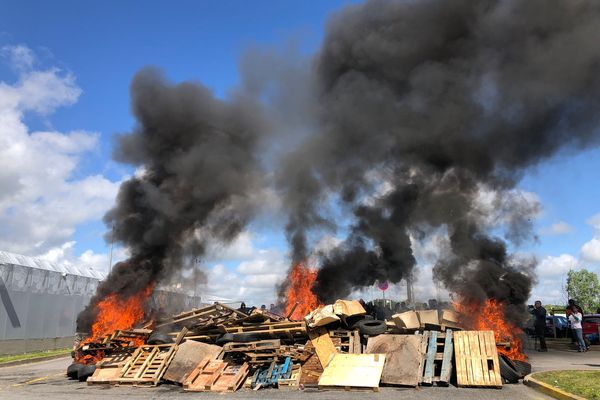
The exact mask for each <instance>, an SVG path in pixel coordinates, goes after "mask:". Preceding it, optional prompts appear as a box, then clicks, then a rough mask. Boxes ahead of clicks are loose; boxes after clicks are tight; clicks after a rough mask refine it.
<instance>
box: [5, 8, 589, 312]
mask: <svg viewBox="0 0 600 400" xmlns="http://www.w3.org/2000/svg"><path fill="white" fill-rule="evenodd" d="M346 3H349V2H346V1H327V2H300V1H295V2H291V1H288V2H281V1H278V2H277V1H255V2H252V5H251V6H250V3H248V2H245V1H222V2H198V1H180V2H176V3H174V2H166V1H153V2H143V3H142V2H133V1H103V2H78V1H54V2H39V1H29V0H26V1H18V2H9V1H6V0H0V9H1V10H2V11H1V12H0V48H3V49H4V51H3V56H2V58H1V59H0V82H3V85H4V86H3V87H0V89H1V88H3V89H4V92H2V90H0V96H2V95H3V93H4V96H9V95H11V93H13V92H15V91H16V90H21V89H22V87H19V84H20V83H22V82H26V81H27V79H31V80H32V79H33V78H32V77H34V76H36V75H35V72H39V71H46V72H48V74H47V77H48V79H50V81H51V82H55V81H56V82H55V83H56V84H57V85H59V88H61V90H62V89H64V91H60V90H59V91H56V92H55V93H51V94H48V93H46V92H44V93H42V92H41V91H40V92H36V93H42V94H40V102H50V103H52V102H53V103H52V105H51V106H50V107H49V110H45V111H42V112H40V110H39V107H37V106H35V105H33V106H32V105H30V104H29V105H28V104H26V101H24V100H22V101H20V102H19V101H16V102H15V103H10V102H5V103H3V102H2V97H0V107H8V108H6V110H8V111H10V112H12V113H13V114H10V117H11V118H12V119H11V121H20V122H21V123H22V125H23V126H25V127H26V132H25V135H28V136H27V137H26V136H23V135H21V136H19V138H20V139H19V140H21V139H22V140H24V145H25V146H31V147H32V148H35V152H33V153H30V154H29V157H32V158H35V159H36V161H35V162H31V161H30V160H31V159H28V158H27V156H26V157H25V159H23V158H20V160H21V161H22V162H23V163H26V164H27V168H23V169H24V170H26V171H29V172H23V171H20V172H15V174H20V175H15V176H17V177H18V178H19V179H20V180H23V179H25V178H27V177H28V176H30V175H26V174H28V173H29V174H31V176H35V177H36V178H35V179H32V180H31V181H34V182H38V181H39V182H47V183H48V185H50V183H51V182H54V181H53V179H58V180H57V181H56V182H57V183H55V184H52V187H50V188H48V190H46V191H40V192H39V193H37V194H35V193H33V192H31V193H29V194H27V195H21V194H19V195H17V194H15V195H14V196H12V197H10V196H7V198H9V200H6V199H5V200H4V203H2V201H3V200H2V197H0V222H5V224H4V225H5V227H6V226H8V227H11V226H12V225H11V224H14V220H16V219H15V218H16V216H19V219H20V221H23V219H25V220H27V219H28V218H29V219H31V221H29V224H30V226H29V228H22V229H21V227H20V228H19V229H18V232H17V233H14V231H11V230H10V229H9V228H4V229H0V246H2V247H3V248H2V249H3V250H9V251H14V252H22V253H26V254H28V255H37V256H44V257H47V258H51V259H53V260H55V261H57V262H84V263H89V264H91V265H93V266H94V267H95V268H99V269H100V268H104V267H103V265H106V264H107V263H106V253H107V246H106V243H105V242H104V241H103V239H102V234H103V233H104V231H105V227H104V226H103V224H102V223H101V221H100V220H101V216H102V214H103V212H104V211H105V210H106V209H107V208H108V207H110V204H112V199H113V198H114V193H115V191H116V188H117V187H118V183H119V181H120V180H122V179H124V178H125V177H126V176H127V175H129V174H131V173H133V171H132V170H131V169H130V168H128V167H125V166H123V165H119V164H116V163H114V162H113V161H111V159H110V154H111V149H112V146H113V135H114V134H115V133H119V132H124V131H128V130H129V129H130V128H131V126H132V124H133V119H132V117H131V114H130V111H129V83H130V80H131V78H132V76H133V75H134V73H135V72H136V71H137V70H139V69H140V68H142V67H144V66H147V65H155V66H158V67H160V68H161V69H163V70H164V71H165V73H166V74H167V76H168V77H169V78H170V79H171V80H173V81H181V80H198V81H201V82H202V83H203V84H205V85H206V86H208V87H210V88H212V89H213V90H214V91H215V93H217V94H218V95H219V96H222V97H223V96H226V95H227V93H228V91H229V90H230V89H231V88H232V87H234V86H235V84H236V83H237V82H238V80H239V75H238V71H237V63H238V61H239V57H240V55H241V54H242V53H243V51H244V49H247V48H248V47H250V46H261V47H265V46H266V47H271V46H283V45H285V44H286V43H289V42H294V43H295V44H296V45H297V46H298V48H299V49H300V51H301V52H302V53H306V54H310V53H312V52H314V51H315V50H316V49H317V48H318V46H319V43H320V41H321V39H322V37H323V32H324V26H325V24H326V21H327V18H328V16H329V15H330V14H331V13H332V12H335V10H338V9H339V8H340V7H342V6H343V5H344V4H346ZM19 46H20V47H19ZM15 48H24V49H28V51H29V53H27V54H30V55H31V57H32V61H31V63H26V64H27V65H25V66H23V63H21V64H20V65H21V66H20V67H19V66H18V65H16V64H15V63H17V61H15V60H17V59H16V58H15V57H14V53H11V52H10V49H15ZM21 56H22V54H21ZM21 60H22V59H21ZM50 81H46V82H50ZM10 88H15V90H12V89H10ZM40 90H41V89H40ZM77 90H79V91H80V93H76V92H77ZM44 96H45V97H44ZM6 98H10V97H6ZM6 104H9V106H6ZM11 104H12V105H11ZM36 107H37V108H36ZM0 112H2V109H1V108H0ZM13 117H14V118H13ZM0 122H2V121H0ZM6 126H8V125H6V124H5V127H6ZM0 129H1V128H0ZM74 131H83V132H84V133H82V135H80V136H78V135H73V134H72V133H73V132H74ZM36 132H52V134H45V135H36V134H35V133H36ZM0 134H3V135H4V133H3V131H2V130H0ZM6 137H9V136H8V133H7V134H6ZM64 137H68V138H69V140H70V142H69V143H71V145H72V147H73V146H74V148H71V147H70V148H69V149H65V147H64V146H62V147H60V146H58V147H52V146H53V145H56V143H57V138H64ZM32 138H33V139H32ZM0 139H1V138H0ZM11 140H12V139H11ZM45 150H47V151H48V152H49V153H48V155H47V156H46V153H44V151H45ZM7 159H8V158H5V162H7V161H6V160H7ZM45 161H47V163H45ZM53 163H56V164H53ZM59 163H65V164H64V165H66V167H65V168H63V169H61V168H57V169H58V170H60V171H59V172H58V175H57V174H50V172H48V169H52V168H53V166H56V165H63V164H59ZM68 166H70V168H68ZM28 168H29V169H28ZM41 170H44V171H45V174H46V175H44V174H41V172H40V171H41ZM599 171H600V150H599V149H587V150H585V151H583V152H574V151H573V152H570V153H564V154H559V155H558V156H557V157H555V158H554V159H552V160H550V161H548V162H546V163H544V164H542V165H540V166H538V167H536V168H534V169H533V170H531V171H528V172H527V174H526V175H525V176H524V178H523V180H522V181H521V183H520V184H519V189H521V190H523V191H525V192H528V193H531V196H533V198H537V199H539V201H540V203H541V207H542V208H541V211H540V213H539V214H538V215H537V218H536V220H535V222H534V223H535V229H536V233H537V234H538V237H539V240H538V241H537V242H535V243H528V244H526V245H524V246H523V247H522V248H519V249H517V250H518V251H522V252H529V253H533V254H535V255H536V256H537V257H538V259H539V260H540V261H541V264H540V268H539V274H540V283H539V284H538V285H537V287H536V288H535V289H534V294H533V296H539V297H541V296H542V295H543V296H546V297H547V298H549V299H552V301H559V300H560V301H562V300H563V299H562V295H561V293H560V285H562V283H561V282H562V280H563V279H564V275H565V273H566V271H567V270H568V268H570V267H573V268H580V267H582V266H585V267H588V268H591V269H594V270H596V271H597V266H598V264H599V263H600V240H599V241H597V242H596V241H595V240H596V238H600V219H593V217H594V216H595V215H597V214H598V213H600V202H599V201H598V200H599V199H600V188H599V186H598V182H599V181H600V180H599V179H598V178H600V172H599ZM36 174H37V175H36ZM40 174H41V175H40ZM57 176H59V177H58V178H57ZM0 178H2V177H1V176H0ZM0 183H2V180H1V179H0ZM57 187H60V189H58V188H57ZM82 190H83V191H84V193H85V194H81V192H80V191H82ZM53 191H55V192H56V193H54V192H53ZM6 193H9V194H10V192H9V191H8V189H7V192H6ZM52 193H54V194H52ZM52 196H56V198H55V197H52ZM11 199H12V200H11ZM65 199H67V200H65ZM69 199H73V202H72V203H69V201H68V200H69ZM11 201H12V203H11ZM53 207H58V208H53ZM80 208H81V209H82V210H81V211H80ZM39 213H46V214H53V215H54V216H55V217H56V220H53V219H52V218H48V220H47V221H45V222H46V223H47V224H48V227H46V228H45V229H41V228H39V226H36V225H37V224H40V223H39V221H38V222H36V224H34V223H33V222H34V221H35V219H34V218H35V216H36V215H38V214H39ZM73 215H75V216H73ZM59 217H60V218H59ZM52 224H57V225H52ZM40 225H41V224H40ZM58 225H59V226H58ZM280 226H281V221H279V222H278V223H275V224H274V225H271V224H265V223H260V222H257V223H255V224H253V225H252V226H251V227H250V230H249V232H247V234H246V235H245V236H243V237H241V238H240V239H239V240H238V241H236V243H234V244H233V245H232V246H231V247H230V248H227V249H223V248H216V249H215V250H214V252H213V253H212V256H211V257H212V259H211V260H209V261H207V268H208V271H209V287H208V288H207V293H212V294H217V293H225V294H223V295H224V296H226V297H229V298H237V297H250V298H251V299H256V300H257V301H261V302H262V301H268V300H269V297H271V296H272V292H273V290H272V287H273V283H274V282H276V281H277V280H278V279H280V278H281V276H282V273H283V271H284V269H285V266H286V260H285V253H286V246H285V240H284V237H283V235H282V233H281V230H280V229H278V228H280ZM53 228H55V229H53ZM586 244H587V247H586ZM597 246H598V247H597ZM117 256H121V257H122V256H124V253H123V252H122V250H119V251H117ZM274 271H275V272H274ZM245 274H255V275H256V276H257V278H255V279H254V280H252V279H248V278H244V275H245ZM210 279H213V281H214V283H213V282H210ZM425 280H426V279H424V281H425ZM217 281H220V282H222V283H220V284H217V283H216V282H217ZM230 286H234V287H237V289H236V290H237V291H236V290H232V289H231V288H230ZM431 287H432V286H431V285H429V284H428V283H427V282H423V288H422V293H423V295H424V296H426V295H427V292H428V291H430V290H431ZM239 288H244V289H243V290H242V289H239ZM398 290H400V289H398Z"/></svg>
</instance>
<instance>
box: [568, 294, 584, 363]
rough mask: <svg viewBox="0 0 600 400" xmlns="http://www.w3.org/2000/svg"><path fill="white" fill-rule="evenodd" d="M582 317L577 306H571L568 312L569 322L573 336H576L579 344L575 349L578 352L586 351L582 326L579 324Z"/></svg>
mask: <svg viewBox="0 0 600 400" xmlns="http://www.w3.org/2000/svg"><path fill="white" fill-rule="evenodd" d="M582 318H583V315H581V312H580V310H579V308H577V307H575V306H572V307H571V313H570V314H569V322H571V329H572V330H573V332H574V333H575V338H577V344H578V345H579V350H577V351H579V352H580V353H581V352H584V351H588V348H587V346H586V345H585V340H583V328H582V326H581V320H582Z"/></svg>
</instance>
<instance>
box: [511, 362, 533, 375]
mask: <svg viewBox="0 0 600 400" xmlns="http://www.w3.org/2000/svg"><path fill="white" fill-rule="evenodd" d="M513 364H514V365H515V370H516V371H517V372H518V373H519V374H521V375H523V376H525V375H529V374H530V373H531V364H529V363H528V362H525V361H519V360H513Z"/></svg>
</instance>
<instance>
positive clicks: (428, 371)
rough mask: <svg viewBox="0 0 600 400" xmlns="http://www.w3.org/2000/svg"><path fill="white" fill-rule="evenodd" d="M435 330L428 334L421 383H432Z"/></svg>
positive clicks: (435, 349) (435, 344)
mask: <svg viewBox="0 0 600 400" xmlns="http://www.w3.org/2000/svg"><path fill="white" fill-rule="evenodd" d="M437 334H438V333H437V331H431V332H430V336H429V347H428V348H427V358H426V360H425V371H424V373H423V380H422V383H424V384H429V385H430V384H432V383H433V371H434V365H433V362H434V360H435V353H436V352H437Z"/></svg>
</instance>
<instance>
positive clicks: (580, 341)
mask: <svg viewBox="0 0 600 400" xmlns="http://www.w3.org/2000/svg"><path fill="white" fill-rule="evenodd" d="M531 313H532V314H533V316H534V324H533V326H534V329H535V334H536V336H537V338H538V340H539V342H540V348H539V349H538V351H541V352H546V351H548V347H547V344H546V315H547V312H546V309H545V308H544V307H542V302H541V301H540V300H537V301H536V302H535V304H534V306H533V309H532V310H531ZM566 315H567V319H568V320H569V323H570V325H571V333H572V335H571V337H572V338H573V340H575V341H576V342H577V346H578V347H579V349H578V350H577V351H579V352H586V351H588V350H589V347H588V346H587V344H586V343H585V340H584V338H583V327H582V325H581V321H582V319H583V310H582V309H581V307H579V305H577V303H576V302H575V300H573V299H570V300H569V304H568V305H567V307H566Z"/></svg>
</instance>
